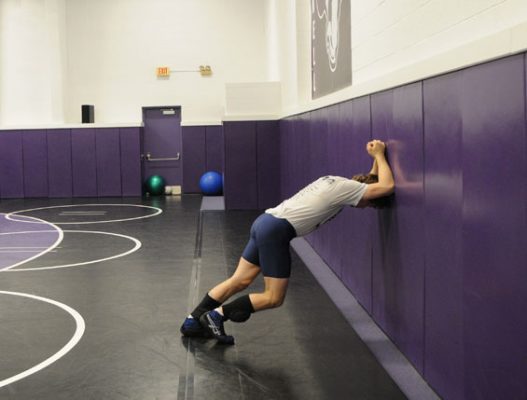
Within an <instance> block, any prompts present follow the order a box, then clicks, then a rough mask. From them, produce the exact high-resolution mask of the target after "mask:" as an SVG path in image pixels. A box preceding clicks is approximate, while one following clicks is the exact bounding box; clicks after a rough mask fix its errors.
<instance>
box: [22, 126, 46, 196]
mask: <svg viewBox="0 0 527 400" xmlns="http://www.w3.org/2000/svg"><path fill="white" fill-rule="evenodd" d="M22 142H23V148H24V196H25V197H48V195H49V191H48V141H47V135H46V131H45V130H36V131H29V132H24V133H23V134H22Z"/></svg>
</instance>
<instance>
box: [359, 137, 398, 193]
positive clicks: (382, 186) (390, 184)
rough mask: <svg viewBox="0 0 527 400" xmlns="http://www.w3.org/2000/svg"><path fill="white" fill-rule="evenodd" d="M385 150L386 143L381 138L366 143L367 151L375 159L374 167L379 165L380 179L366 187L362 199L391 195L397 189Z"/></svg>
mask: <svg viewBox="0 0 527 400" xmlns="http://www.w3.org/2000/svg"><path fill="white" fill-rule="evenodd" d="M385 150H386V145H385V144H384V143H383V142H381V141H380V140H373V141H371V142H368V144H367V145H366V151H367V152H368V154H369V155H370V156H371V157H372V158H373V160H374V167H375V166H377V170H378V172H377V176H378V178H379V181H378V182H377V183H372V184H369V185H368V186H367V187H366V192H365V193H364V196H362V200H371V199H376V198H378V197H384V196H389V195H390V194H392V193H393V191H394V189H395V182H394V180H393V174H392V170H391V168H390V165H389V164H388V161H386V157H385V155H384V152H385Z"/></svg>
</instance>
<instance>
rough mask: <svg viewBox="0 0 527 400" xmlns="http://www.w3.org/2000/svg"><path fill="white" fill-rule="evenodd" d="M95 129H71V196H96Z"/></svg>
mask: <svg viewBox="0 0 527 400" xmlns="http://www.w3.org/2000/svg"><path fill="white" fill-rule="evenodd" d="M95 151H96V150H95V129H91V128H90V129H88V128H87V129H82V128H79V129H72V130H71V160H72V176H73V197H97V160H96V153H95Z"/></svg>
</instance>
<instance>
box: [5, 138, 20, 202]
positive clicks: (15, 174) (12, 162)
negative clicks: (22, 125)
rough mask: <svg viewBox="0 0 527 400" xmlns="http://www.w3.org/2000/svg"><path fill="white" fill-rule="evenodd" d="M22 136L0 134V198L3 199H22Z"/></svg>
mask: <svg viewBox="0 0 527 400" xmlns="http://www.w3.org/2000/svg"><path fill="white" fill-rule="evenodd" d="M22 154H23V147H22V134H21V132H19V131H4V132H1V133H0V196H1V198H3V199H10V198H22V197H24V163H23V155H22Z"/></svg>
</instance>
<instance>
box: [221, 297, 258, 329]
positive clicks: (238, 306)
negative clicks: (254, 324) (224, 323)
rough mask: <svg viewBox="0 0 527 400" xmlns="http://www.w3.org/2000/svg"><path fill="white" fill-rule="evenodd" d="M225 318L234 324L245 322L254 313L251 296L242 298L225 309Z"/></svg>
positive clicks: (227, 305)
mask: <svg viewBox="0 0 527 400" xmlns="http://www.w3.org/2000/svg"><path fill="white" fill-rule="evenodd" d="M222 308H223V314H224V315H225V318H227V319H230V320H231V321H233V322H245V321H247V320H248V319H249V317H250V316H251V314H252V313H253V312H254V308H253V305H252V303H251V299H250V298H249V295H245V296H241V297H239V298H237V299H236V300H234V301H233V302H231V303H229V304H225V305H224V306H223V307H222Z"/></svg>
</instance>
